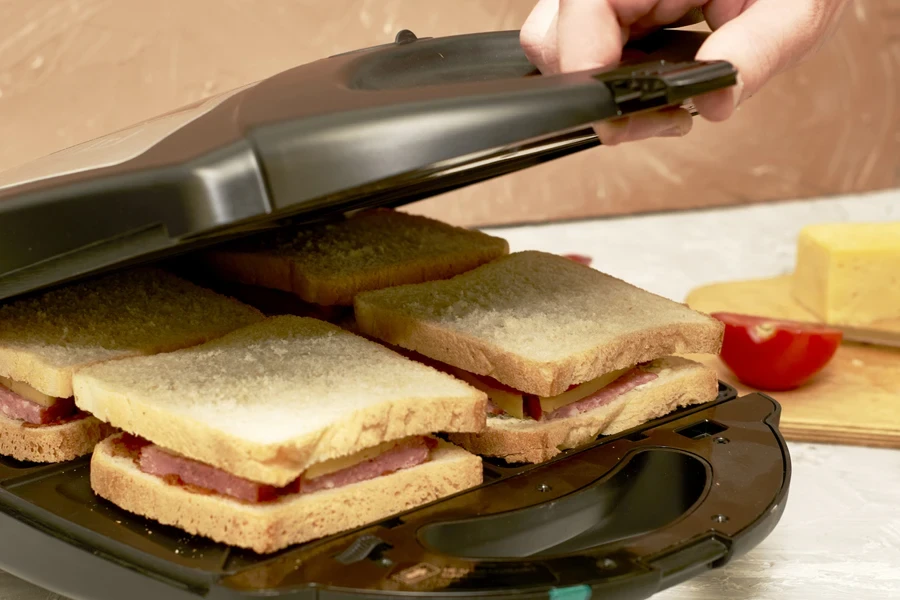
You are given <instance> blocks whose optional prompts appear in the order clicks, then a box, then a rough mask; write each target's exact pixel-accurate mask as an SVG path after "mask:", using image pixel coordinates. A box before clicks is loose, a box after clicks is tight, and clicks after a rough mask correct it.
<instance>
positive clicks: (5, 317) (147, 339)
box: [0, 268, 263, 398]
mask: <svg viewBox="0 0 900 600" xmlns="http://www.w3.org/2000/svg"><path fill="white" fill-rule="evenodd" d="M261 319H263V315H262V313H260V312H259V311H258V310H256V309H254V308H251V307H249V306H247V305H245V304H242V303H240V302H237V301H236V300H232V299H231V298H227V297H225V296H221V295H219V294H216V293H214V292H212V291H210V290H207V289H205V288H202V287H198V286H196V285H194V284H192V283H189V282H187V281H185V280H183V279H181V278H179V277H176V276H174V275H171V274H169V273H167V272H165V271H162V270H159V269H153V268H146V269H144V268H142V269H135V270H129V271H124V272H120V273H116V274H113V275H107V276H105V277H102V278H98V279H93V280H90V281H86V282H82V283H76V284H74V285H70V286H66V287H62V288H58V289H54V290H51V291H48V292H45V293H42V294H40V295H36V296H32V297H27V298H24V299H21V300H15V301H13V302H10V303H9V304H5V305H3V306H0V376H3V377H8V378H10V379H13V380H15V381H20V382H23V383H26V384H28V385H30V386H31V387H33V388H35V389H36V390H38V391H40V392H43V393H45V394H48V395H50V396H53V397H56V398H68V397H71V396H72V374H73V373H74V372H75V371H76V370H77V369H79V368H81V367H84V366H87V365H90V364H95V363H100V362H104V361H109V360H114V359H120V358H125V357H128V356H138V355H145V354H154V353H156V352H166V351H170V350H176V349H178V348H184V347H186V346H192V345H194V344H200V343H203V342H205V341H207V340H210V339H213V338H216V337H218V336H220V335H223V334H225V333H227V332H229V331H232V330H234V329H238V328H240V327H243V326H245V325H249V324H251V323H255V322H257V321H260V320H261Z"/></svg>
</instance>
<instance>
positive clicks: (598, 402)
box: [542, 369, 657, 421]
mask: <svg viewBox="0 0 900 600" xmlns="http://www.w3.org/2000/svg"><path fill="white" fill-rule="evenodd" d="M656 378H657V375H656V373H649V372H647V371H643V370H641V369H632V370H631V371H629V372H627V373H625V374H624V375H622V376H621V377H619V378H618V379H616V380H615V381H613V382H612V383H610V384H609V385H608V386H606V387H604V388H601V389H599V390H597V391H596V392H595V393H594V394H591V395H590V396H588V397H586V398H582V399H581V400H579V401H578V402H573V403H572V404H567V405H566V406H561V407H559V408H557V409H556V410H554V411H553V412H551V413H547V414H546V415H543V419H542V420H545V421H552V420H554V419H565V418H566V417H574V416H577V415H580V414H581V413H584V412H587V411H589V410H593V409H595V408H599V407H600V406H603V405H604V404H609V403H610V402H612V401H613V400H615V399H616V398H618V397H619V396H621V395H622V394H626V393H628V392H630V391H631V390H633V389H634V388H636V387H638V386H641V385H645V384H647V383H650V382H651V381H653V380H654V379H656Z"/></svg>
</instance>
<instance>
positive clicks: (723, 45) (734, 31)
mask: <svg viewBox="0 0 900 600" xmlns="http://www.w3.org/2000/svg"><path fill="white" fill-rule="evenodd" d="M845 3H846V0H804V1H800V0H792V1H791V2H784V1H783V0H757V1H756V2H752V0H751V1H747V2H744V3H743V4H747V5H749V6H748V7H747V8H746V9H744V10H743V12H740V10H739V9H741V8H744V6H743V4H742V3H740V2H737V3H736V2H734V0H711V1H710V2H709V4H708V5H707V6H706V7H705V10H704V12H705V14H706V18H707V20H708V22H709V24H710V26H711V27H712V28H713V29H714V30H715V31H714V32H713V34H712V35H711V36H710V37H709V39H707V40H706V42H705V43H704V44H703V46H702V47H701V48H700V51H699V52H698V53H697V59H698V60H727V61H729V62H730V63H731V64H733V65H734V66H735V68H736V69H737V70H738V73H739V79H740V81H739V84H738V85H737V86H735V88H733V89H730V90H720V91H718V92H715V93H712V94H707V95H704V96H701V97H698V98H695V99H694V104H695V106H696V107H697V112H699V113H700V115H702V116H703V117H705V118H706V119H709V120H711V121H722V120H725V119H727V118H728V117H730V116H731V115H732V113H733V112H734V109H735V107H736V106H737V105H738V104H739V103H740V102H741V101H742V100H744V99H746V98H748V97H749V96H751V95H753V94H754V93H756V92H757V91H758V90H759V89H760V87H762V85H763V84H765V83H766V82H767V81H768V80H769V79H771V78H772V77H773V76H774V75H776V74H777V73H779V72H780V71H782V70H784V69H785V68H787V67H789V66H791V65H794V64H796V63H798V62H800V61H801V60H803V59H804V58H805V57H806V56H807V55H808V54H809V53H811V52H812V51H813V50H815V49H816V48H817V47H818V45H819V44H820V43H821V42H822V41H823V40H824V38H825V36H826V34H827V33H828V31H829V30H830V29H831V28H832V27H833V25H834V23H836V21H837V19H838V17H839V16H840V12H841V9H842V8H843V5H844V4H845Z"/></svg>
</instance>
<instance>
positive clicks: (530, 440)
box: [449, 357, 718, 463]
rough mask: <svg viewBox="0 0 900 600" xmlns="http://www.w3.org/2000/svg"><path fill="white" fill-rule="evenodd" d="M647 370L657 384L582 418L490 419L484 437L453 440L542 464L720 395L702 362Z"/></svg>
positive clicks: (672, 360)
mask: <svg viewBox="0 0 900 600" xmlns="http://www.w3.org/2000/svg"><path fill="white" fill-rule="evenodd" d="M646 370H648V371H651V372H654V373H656V374H657V375H658V377H657V379H655V380H653V381H652V382H650V383H647V384H644V385H642V386H639V387H637V388H634V389H633V390H631V391H629V392H626V393H624V394H622V395H621V396H619V397H617V398H616V399H615V400H613V401H612V402H610V403H608V404H604V405H603V406H599V407H597V408H595V409H593V410H590V411H587V412H584V413H582V414H580V415H578V416H575V417H568V418H563V419H558V420H553V421H534V420H531V419H514V418H508V417H490V418H488V422H487V427H486V428H485V430H484V431H482V432H481V433H471V434H468V433H462V434H451V435H450V436H449V437H450V440H451V441H453V442H455V443H457V444H459V445H461V446H462V447H463V448H466V449H467V450H470V451H471V452H474V453H475V454H480V455H483V456H494V457H499V458H503V459H504V460H506V461H508V462H511V463H518V462H528V463H538V462H542V461H545V460H549V459H551V458H553V457H554V456H556V455H557V454H559V453H560V452H561V451H562V450H566V449H570V448H577V447H578V446H582V445H584V444H587V443H588V442H591V441H592V440H594V439H595V438H596V437H597V436H598V435H599V434H603V435H613V434H615V433H620V432H622V431H625V430H628V429H631V428H633V427H637V426H638V425H641V424H643V423H646V422H647V421H651V420H653V419H656V418H658V417H662V416H664V415H667V414H669V413H670V412H672V411H674V410H675V409H677V408H681V407H684V406H689V405H692V404H700V403H703V402H710V401H712V400H715V399H716V397H717V396H718V380H717V377H716V373H715V371H713V370H712V369H709V368H707V367H705V366H703V365H701V364H699V363H695V362H693V361H689V360H687V359H684V358H679V357H666V358H664V359H660V360H656V361H653V362H652V363H651V364H650V366H648V367H646Z"/></svg>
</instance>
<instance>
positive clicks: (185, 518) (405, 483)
mask: <svg viewBox="0 0 900 600" xmlns="http://www.w3.org/2000/svg"><path fill="white" fill-rule="evenodd" d="M114 440H115V437H113V438H109V439H107V440H106V441H104V442H102V443H101V444H100V445H98V446H97V448H96V449H95V450H94V454H93V456H92V458H91V487H92V488H93V490H94V492H96V493H97V494H98V495H99V496H101V497H102V498H105V499H107V500H109V501H110V502H112V503H113V504H116V505H117V506H119V507H121V508H124V509H125V510H127V511H129V512H132V513H136V514H138V515H142V516H145V517H149V518H151V519H154V520H156V521H159V522H160V523H163V524H165V525H173V526H175V527H179V528H181V529H183V530H185V531H187V532H188V533H191V534H195V535H202V536H205V537H208V538H210V539H212V540H215V541H217V542H221V543H224V544H229V545H231V546H240V547H243V548H250V549H252V550H254V551H255V552H258V553H269V552H275V551H276V550H280V549H282V548H284V547H286V546H289V545H292V544H299V543H302V542H306V541H309V540H313V539H317V538H320V537H324V536H327V535H331V534H335V533H338V532H341V531H346V530H349V529H353V528H356V527H360V526H362V525H365V524H368V523H372V522H374V521H379V520H381V519H384V518H388V517H390V516H392V515H395V514H397V513H400V512H403V511H406V510H409V509H411V508H414V507H417V506H421V505H423V504H427V503H429V502H433V501H435V500H438V499H440V498H443V497H446V496H449V495H451V494H454V493H456V492H459V491H462V490H465V489H467V488H471V487H475V486H478V485H480V484H481V483H482V474H483V471H482V465H481V459H480V458H479V457H477V456H474V455H472V454H470V453H468V452H466V451H465V450H463V449H462V448H457V447H456V446H453V445H452V444H448V443H446V442H439V444H438V447H437V448H435V450H433V451H432V456H431V460H429V461H428V462H426V463H423V464H421V465H419V466H417V467H412V468H410V469H403V470H401V471H397V472H395V473H392V474H390V475H384V476H382V477H377V478H375V479H370V480H368V481H361V482H359V483H354V484H351V485H348V486H345V487H341V488H337V489H333V490H324V491H320V492H315V493H312V494H303V495H299V496H298V495H295V496H285V497H283V498H281V499H279V500H277V501H275V502H272V503H266V504H252V503H246V502H240V501H238V500H234V499H231V498H226V497H224V496H221V495H217V494H205V493H196V492H192V491H190V490H188V489H186V488H184V487H182V486H178V485H172V484H169V483H167V482H166V481H165V480H164V479H162V478H161V477H156V476H154V475H148V474H146V473H144V472H142V471H141V470H140V469H139V468H138V467H137V465H136V464H135V462H134V459H133V458H132V457H130V456H128V455H127V454H124V453H121V452H119V453H117V448H119V446H117V445H116V444H115V443H114Z"/></svg>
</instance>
